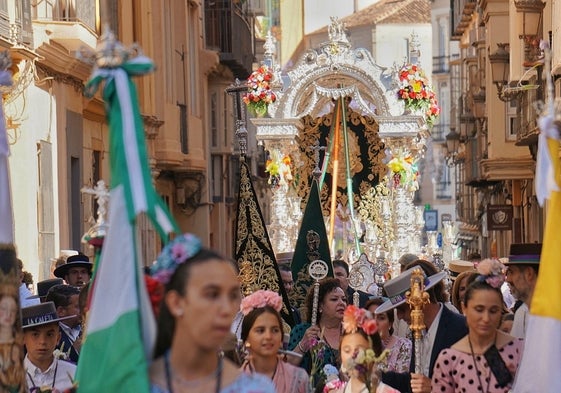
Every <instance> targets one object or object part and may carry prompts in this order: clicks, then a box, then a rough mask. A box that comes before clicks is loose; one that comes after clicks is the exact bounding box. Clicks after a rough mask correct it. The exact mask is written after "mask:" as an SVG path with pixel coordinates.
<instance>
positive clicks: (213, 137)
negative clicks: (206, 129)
mask: <svg viewBox="0 0 561 393" xmlns="http://www.w3.org/2000/svg"><path fill="white" fill-rule="evenodd" d="M217 95H218V94H217V93H216V91H213V92H211V93H210V145H211V147H218V102H217V101H218V97H217Z"/></svg>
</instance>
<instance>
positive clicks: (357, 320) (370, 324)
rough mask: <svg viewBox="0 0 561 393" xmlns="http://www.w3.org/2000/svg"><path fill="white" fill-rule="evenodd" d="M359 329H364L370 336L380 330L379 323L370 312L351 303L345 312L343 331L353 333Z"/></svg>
mask: <svg viewBox="0 0 561 393" xmlns="http://www.w3.org/2000/svg"><path fill="white" fill-rule="evenodd" d="M358 329H362V331H364V333H366V334H367V335H368V336H370V335H372V334H374V333H376V332H377V331H378V325H377V324H376V320H375V319H374V318H372V317H371V315H370V313H369V312H367V311H366V310H364V309H362V308H358V307H357V306H355V305H352V304H351V305H349V306H347V308H346V309H345V313H344V314H343V331H344V332H345V333H346V334H351V333H356V332H357V330H358Z"/></svg>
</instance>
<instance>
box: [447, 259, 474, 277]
mask: <svg viewBox="0 0 561 393" xmlns="http://www.w3.org/2000/svg"><path fill="white" fill-rule="evenodd" d="M448 271H449V272H450V280H455V279H456V277H458V275H459V274H460V273H463V272H469V271H473V272H475V271H476V270H475V267H474V264H473V262H470V261H463V260H461V259H456V260H454V261H450V263H449V264H448Z"/></svg>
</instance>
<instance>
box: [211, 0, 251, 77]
mask: <svg viewBox="0 0 561 393" xmlns="http://www.w3.org/2000/svg"><path fill="white" fill-rule="evenodd" d="M205 40H206V47H207V48H208V49H211V50H216V51H217V52H218V53H219V55H220V61H221V62H222V63H224V64H226V65H228V66H229V67H230V68H231V69H232V71H233V73H234V76H235V77H237V78H240V79H245V78H247V77H248V75H249V73H250V72H251V66H252V63H253V57H254V56H253V39H252V35H251V24H250V22H249V20H248V19H247V17H246V15H245V13H244V11H243V10H242V9H241V8H240V7H239V6H236V5H234V4H233V2H232V1H231V0H215V1H212V2H210V1H207V2H205Z"/></svg>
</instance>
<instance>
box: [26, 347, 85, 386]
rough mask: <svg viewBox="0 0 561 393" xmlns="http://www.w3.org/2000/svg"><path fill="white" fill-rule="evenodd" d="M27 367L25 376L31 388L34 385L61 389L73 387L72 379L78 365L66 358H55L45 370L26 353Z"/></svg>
mask: <svg viewBox="0 0 561 393" xmlns="http://www.w3.org/2000/svg"><path fill="white" fill-rule="evenodd" d="M23 365H24V367H25V378H26V380H27V387H28V389H29V390H31V388H32V387H35V386H39V387H43V386H45V387H49V388H50V387H53V384H54V388H55V389H57V390H60V391H63V390H65V389H69V388H71V387H72V385H73V384H72V380H71V378H72V379H74V373H75V372H76V366H75V365H74V364H72V363H69V362H67V361H64V360H57V359H53V362H52V363H51V365H50V366H49V368H48V369H47V370H45V372H43V371H41V369H40V368H39V367H37V366H35V365H34V364H33V363H31V360H29V358H28V357H27V355H25V359H24V360H23Z"/></svg>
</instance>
